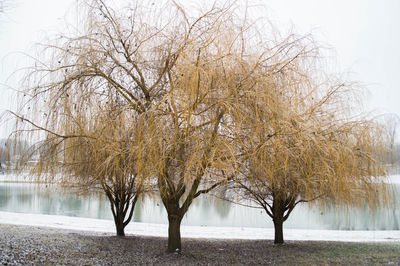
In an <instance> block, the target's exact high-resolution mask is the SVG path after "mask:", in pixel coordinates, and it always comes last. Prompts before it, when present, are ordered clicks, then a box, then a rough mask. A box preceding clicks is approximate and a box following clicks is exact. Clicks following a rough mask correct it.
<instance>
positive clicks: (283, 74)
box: [235, 39, 388, 244]
mask: <svg viewBox="0 0 400 266" xmlns="http://www.w3.org/2000/svg"><path fill="white" fill-rule="evenodd" d="M313 46H314V44H313V43H312V39H309V40H307V39H303V40H301V41H297V42H296V46H291V47H290V50H289V51H288V53H287V54H291V55H292V57H291V58H292V60H289V61H287V64H284V65H283V66H282V67H279V68H278V69H277V71H272V72H270V73H271V75H268V76H267V77H263V78H260V83H259V86H257V88H256V89H255V90H253V91H251V92H249V93H247V95H246V96H245V98H246V99H245V100H243V105H242V108H241V113H240V115H239V116H238V121H240V129H239V131H238V132H237V135H236V138H235V140H236V141H238V142H237V143H238V147H240V149H241V150H243V153H242V154H241V157H240V161H241V166H240V174H238V175H237V176H236V181H237V183H236V184H237V186H236V188H238V189H240V191H241V192H239V194H240V195H241V196H244V198H247V199H250V200H251V201H253V202H254V203H255V204H256V205H259V206H260V207H262V208H263V209H264V210H265V212H266V213H267V214H268V216H270V217H271V218H272V220H273V223H274V227H275V240H274V242H275V244H282V243H283V242H284V240H283V223H284V222H285V221H286V220H287V219H288V217H289V215H290V214H291V212H292V211H293V209H294V208H295V207H296V206H297V204H299V203H301V202H311V203H314V204H320V205H324V204H326V203H328V202H329V203H336V204H343V205H346V206H349V205H360V204H364V203H365V202H368V203H369V206H370V207H371V208H375V207H376V206H378V205H379V202H381V201H383V202H386V195H387V190H386V186H385V184H384V177H385V175H386V172H385V169H384V162H385V160H386V159H387V158H388V157H387V153H386V151H385V150H384V147H386V146H387V145H386V144H387V134H386V132H385V130H384V128H383V127H380V126H379V125H378V124H377V122H376V121H373V120H368V119H366V118H364V117H363V116H361V115H358V116H355V115H354V108H353V107H354V105H352V104H354V103H355V102H354V101H351V100H352V99H354V98H355V97H354V96H355V90H354V88H352V86H351V84H346V83H345V82H344V81H343V80H340V79H339V80H338V79H336V80H334V79H328V80H326V81H323V80H322V79H321V77H323V76H325V74H324V73H323V72H322V71H323V69H321V68H318V67H316V66H317V65H318V64H317V62H316V61H315V59H316V58H317V56H318V54H317V51H318V49H316V48H315V49H306V48H307V47H308V48H310V47H313ZM314 47H315V46H314ZM284 49H286V48H284ZM260 73H263V71H262V70H260ZM260 76H261V74H260Z"/></svg>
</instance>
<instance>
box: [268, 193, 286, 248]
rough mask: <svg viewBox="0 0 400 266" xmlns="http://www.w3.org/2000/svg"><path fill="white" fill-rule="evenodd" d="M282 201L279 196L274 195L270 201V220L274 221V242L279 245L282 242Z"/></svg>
mask: <svg viewBox="0 0 400 266" xmlns="http://www.w3.org/2000/svg"><path fill="white" fill-rule="evenodd" d="M283 202H284V201H283V200H282V199H281V198H279V197H274V200H273V203H272V210H271V211H272V214H273V217H272V220H273V221H274V228H275V239H274V244H276V245H281V244H283V242H284V241H283V222H284V221H285V219H284V213H285V206H284V203H283Z"/></svg>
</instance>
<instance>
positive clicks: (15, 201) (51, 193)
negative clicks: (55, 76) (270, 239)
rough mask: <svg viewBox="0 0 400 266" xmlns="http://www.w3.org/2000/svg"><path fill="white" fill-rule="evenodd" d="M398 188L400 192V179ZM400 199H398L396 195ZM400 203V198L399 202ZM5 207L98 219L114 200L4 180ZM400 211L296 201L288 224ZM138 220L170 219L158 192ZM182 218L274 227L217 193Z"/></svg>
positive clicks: (364, 223)
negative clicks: (348, 207) (219, 196)
mask: <svg viewBox="0 0 400 266" xmlns="http://www.w3.org/2000/svg"><path fill="white" fill-rule="evenodd" d="M394 188H395V190H396V191H397V192H400V185H399V184H395V185H394ZM397 202H399V201H398V200H397ZM399 203H400V202H399ZM0 211H8V212H22V213H38V214H51V215H67V216H78V217H89V218H96V219H112V214H111V210H110V205H109V202H108V200H107V198H106V197H105V196H104V195H103V194H102V193H94V192H93V193H90V194H88V195H79V194H77V193H72V192H69V193H68V192H66V191H65V190H62V189H60V188H57V187H56V186H47V187H46V186H45V185H37V184H32V183H15V182H0ZM399 219H400V212H399V208H397V207H396V206H394V207H393V208H390V209H378V210H377V211H375V213H374V215H373V214H372V213H371V211H370V210H369V209H368V208H367V207H366V206H365V207H363V208H357V209H354V208H352V209H349V210H345V209H339V210H338V209H336V208H331V209H329V208H328V209H325V210H319V209H318V208H316V207H312V208H310V207H309V206H307V205H306V204H303V205H301V206H298V207H296V209H295V210H294V211H293V213H292V214H291V216H290V217H289V219H288V220H287V221H286V222H285V227H286V228H297V229H334V230H338V229H339V230H399V229H400V228H399ZM133 220H134V221H136V222H149V223H167V213H166V211H165V209H164V206H163V205H162V202H161V201H160V200H158V199H155V198H144V199H142V200H140V201H139V202H138V203H137V205H136V208H135V212H134V219H133ZM182 224H186V225H200V226H238V227H240V226H243V227H273V224H272V222H271V219H270V218H269V217H268V216H267V214H266V213H265V212H264V211H263V210H261V209H254V208H248V207H244V206H240V205H235V204H232V203H230V202H226V201H223V200H220V199H217V198H215V197H210V196H204V197H199V198H198V199H195V201H194V202H193V204H192V206H191V207H190V208H189V211H188V213H187V214H186V216H185V218H184V220H183V221H182Z"/></svg>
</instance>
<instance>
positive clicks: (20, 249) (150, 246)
mask: <svg viewBox="0 0 400 266" xmlns="http://www.w3.org/2000/svg"><path fill="white" fill-rule="evenodd" d="M0 236H1V237H0V251H1V252H0V263H2V264H12V265H14V264H23V265H26V264H35V265H37V264H41V265H47V264H50V265H54V264H57V265H60V264H61V265H76V264H79V265H138V264H152V265H226V264H231V265H244V264H245V265H255V264H263V265H265V264H278V265H299V264H300V265H330V264H340V265H351V264H353V265H365V264H368V265H380V264H394V265H398V264H400V243H394V242H393V243H345V242H311V241H288V242H287V243H286V244H284V245H280V246H275V245H274V244H273V242H272V241H271V240H257V241H254V240H207V239H183V241H182V244H183V252H182V254H168V253H167V252H166V242H167V239H166V238H158V237H143V236H128V237H125V238H119V237H115V236H110V235H106V234H99V233H97V234H96V233H88V232H78V231H68V230H60V229H49V228H38V227H27V226H15V225H0Z"/></svg>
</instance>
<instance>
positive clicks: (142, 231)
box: [0, 212, 400, 242]
mask: <svg viewBox="0 0 400 266" xmlns="http://www.w3.org/2000/svg"><path fill="white" fill-rule="evenodd" d="M0 223H2V224H14V225H27V226H41V227H51V228H59V229H68V230H78V231H86V232H88V233H90V232H96V233H107V234H110V235H113V234H114V233H115V229H114V223H113V221H111V220H100V219H91V218H81V217H70V216H57V215H44V214H27V213H13V212H0ZM125 233H126V234H128V235H142V236H159V237H167V234H168V225H166V224H151V223H137V222H131V223H130V224H129V225H128V226H127V227H126V230H125ZM181 234H182V237H184V238H210V239H211V238H212V239H273V237H274V230H273V228H249V227H213V226H187V225H182V226H181ZM284 237H285V239H286V240H315V241H343V242H387V241H391V242H393V241H395V242H400V230H399V231H392V230H391V231H339V230H303V229H284Z"/></svg>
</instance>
